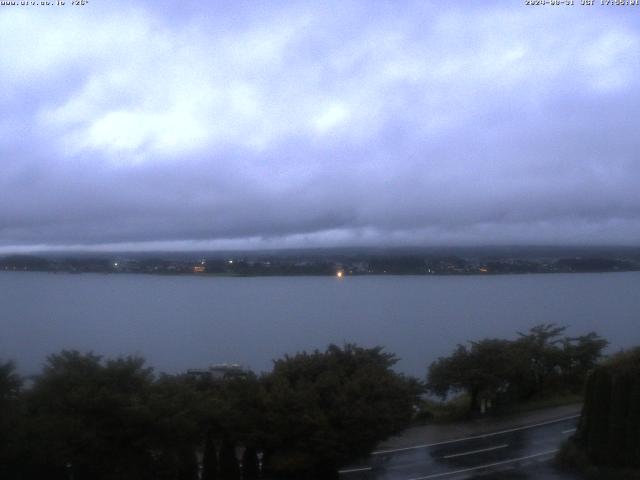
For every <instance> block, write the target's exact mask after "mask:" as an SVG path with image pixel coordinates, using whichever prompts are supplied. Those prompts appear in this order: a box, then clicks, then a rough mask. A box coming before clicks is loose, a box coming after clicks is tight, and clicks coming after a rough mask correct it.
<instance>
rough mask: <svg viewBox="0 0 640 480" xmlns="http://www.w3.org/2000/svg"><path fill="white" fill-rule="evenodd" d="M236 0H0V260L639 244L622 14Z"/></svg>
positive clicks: (635, 75)
mask: <svg viewBox="0 0 640 480" xmlns="http://www.w3.org/2000/svg"><path fill="white" fill-rule="evenodd" d="M255 3H257V2H245V3H242V2H240V3H237V2H210V3H207V2H193V3H189V2H186V3H182V2H180V3H175V2H146V3H145V2H133V3H131V2H126V3H124V2H123V3H118V2H105V3H101V2H97V1H96V2H95V3H91V2H90V3H89V4H88V5H87V6H85V7H76V8H74V7H71V6H69V5H67V6H65V7H54V6H52V7H33V6H30V7H21V6H3V7H0V45H1V46H2V51H1V54H0V55H1V56H0V85H1V86H2V88H1V89H0V112H1V113H2V114H1V116H0V155H1V156H0V250H1V251H10V250H14V249H18V248H20V249H38V248H43V247H46V248H50V247H53V248H68V247H72V248H76V247H78V246H80V247H91V248H104V247H105V246H106V247H115V248H167V247H169V248H172V247H173V248H184V247H194V248H207V247H211V248H223V247H277V246H306V245H309V246H310V245H314V246H315V245H345V244H357V245H371V244H385V245H390V244H398V245H406V244H429V245H433V244H450V243H455V244H474V243H480V244H486V243H493V244H497V243H527V244H534V243H581V244H585V243H586V244H589V243H622V244H633V243H637V242H638V241H640V194H638V193H637V192H638V185H640V157H639V150H640V149H639V148H638V147H639V146H640V135H639V134H638V133H639V131H638V128H639V127H638V113H639V112H640V53H639V52H640V29H639V28H638V27H639V26H640V21H639V18H640V17H639V15H640V7H629V6H627V7H604V6H599V5H595V6H593V7H581V6H579V5H576V6H574V7H554V6H545V7H540V6H539V7H525V6H524V5H523V3H524V2H508V1H505V2H495V3H484V2H483V3H482V5H476V6H472V3H471V2H469V4H468V5H466V6H465V5H464V4H459V3H458V4H454V5H451V6H447V7H444V6H443V5H442V4H441V3H433V4H432V3H428V2H416V3H411V2H407V3H402V4H400V3H399V2H365V1H362V2H344V1H340V2H303V3H294V2H282V3H277V2H264V3H263V5H262V6H261V7H256V6H255V5H254V4H255ZM578 3H579V2H578Z"/></svg>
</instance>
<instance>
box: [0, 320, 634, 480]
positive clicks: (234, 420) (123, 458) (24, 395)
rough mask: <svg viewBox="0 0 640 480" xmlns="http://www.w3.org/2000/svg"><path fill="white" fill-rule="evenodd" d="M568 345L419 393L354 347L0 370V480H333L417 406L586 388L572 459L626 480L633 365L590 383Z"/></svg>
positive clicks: (450, 368) (465, 354)
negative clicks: (197, 363) (227, 363)
mask: <svg viewBox="0 0 640 480" xmlns="http://www.w3.org/2000/svg"><path fill="white" fill-rule="evenodd" d="M564 332H565V328H564V327H558V326H555V325H553V324H543V325H538V326H536V327H533V328H532V329H530V330H529V331H528V332H527V333H521V334H519V336H518V337H517V338H516V339H514V340H504V339H485V340H481V341H477V342H470V344H469V346H466V345H460V346H458V347H457V349H456V350H455V351H454V352H453V353H452V355H450V356H449V357H443V358H440V359H438V360H437V361H436V362H433V363H432V364H431V366H430V368H429V372H428V376H427V383H426V384H424V383H422V382H420V381H418V380H416V379H413V378H410V377H405V376H404V375H401V374H398V373H396V372H395V371H393V370H392V366H393V365H394V364H395V362H396V357H395V356H394V355H393V354H390V353H385V352H384V351H383V350H382V348H380V347H376V348H369V349H368V348H361V347H358V346H356V345H352V344H347V345H345V346H344V347H338V346H335V345H331V346H329V347H328V348H327V349H326V350H325V351H323V352H320V351H314V352H312V353H299V354H296V355H294V356H285V357H284V358H282V359H279V360H276V361H275V362H274V366H273V370H272V371H271V372H269V373H265V374H262V375H260V376H257V375H255V374H253V373H251V372H249V371H242V373H241V374H238V372H236V374H234V375H231V376H228V377H214V376H207V375H201V374H199V373H198V374H193V372H200V373H201V372H202V371H193V372H192V373H186V374H181V375H167V374H160V375H156V374H155V373H154V372H153V370H152V369H151V368H149V367H147V366H146V365H145V361H144V359H142V358H139V357H121V358H115V359H103V358H101V357H99V356H97V355H94V354H92V353H79V352H77V351H62V352H61V353H58V354H55V355H51V356H50V357H49V358H48V359H47V361H46V363H45V365H44V367H43V369H42V371H41V373H40V374H39V375H37V376H35V377H32V378H29V379H24V378H21V377H20V376H19V375H18V374H17V373H16V369H15V365H14V364H13V363H12V362H4V363H2V362H0V478H1V479H3V480H5V479H6V480H31V479H43V478H46V479H51V480H57V479H60V480H63V479H64V480H84V479H91V480H101V479H105V480H107V479H108V480H110V479H122V480H128V479H142V480H144V479H149V480H151V479H154V480H155V479H157V480H163V479H167V480H183V479H184V480H195V479H204V480H217V479H221V480H222V479H224V480H231V479H233V480H237V479H240V478H244V479H247V480H250V479H256V478H265V479H283V480H286V479H302V480H304V479H331V478H337V476H338V474H337V471H338V469H339V468H340V467H341V466H343V465H345V464H349V463H351V462H353V461H355V460H357V459H359V458H362V457H365V456H367V455H368V454H369V452H370V451H371V450H372V449H374V447H375V446H376V445H377V444H378V443H379V442H380V441H382V440H384V439H386V438H387V437H389V436H390V435H393V434H396V433H398V432H400V431H401V430H403V429H404V428H406V427H408V426H409V425H410V424H411V423H412V421H414V420H416V412H417V411H418V415H419V417H418V420H420V416H421V417H422V419H426V418H428V417H429V414H430V412H429V410H428V408H429V407H428V405H433V403H432V402H431V403H430V400H428V399H426V398H425V396H424V393H425V392H430V393H431V394H432V395H433V394H436V395H439V396H441V397H443V398H449V399H451V398H453V400H451V403H452V404H454V405H460V398H466V399H467V400H468V403H466V404H465V405H466V410H465V412H464V414H465V416H473V415H479V414H482V413H486V412H487V411H490V410H491V411H504V409H506V408H510V407H514V406H518V405H522V404H523V402H530V401H531V400H532V399H533V400H540V399H545V398H549V397H553V396H554V395H556V396H558V395H566V394H574V395H575V394H580V393H581V392H582V391H583V387H584V382H585V379H587V378H589V381H588V384H587V396H586V403H585V417H584V418H583V420H582V423H581V425H580V429H579V432H578V435H577V437H576V442H575V443H574V444H572V445H574V446H575V449H576V451H578V449H579V451H580V452H585V453H584V455H586V456H588V457H589V459H590V460H592V461H593V462H600V463H601V462H604V463H605V464H607V465H608V464H609V463H611V462H612V463H613V464H615V465H627V466H629V467H637V465H638V461H639V458H640V457H639V451H638V445H640V437H639V436H638V435H639V434H640V428H639V427H640V410H638V408H639V407H638V406H639V405H640V381H639V380H640V375H639V370H640V350H635V351H633V352H630V353H628V354H625V355H622V356H618V357H615V358H614V359H612V360H610V361H609V362H607V363H605V364H604V365H602V366H600V367H598V368H596V367H597V365H598V364H599V363H600V362H599V360H600V358H601V355H602V350H603V349H604V348H605V346H606V345H607V342H606V341H605V340H604V339H602V338H601V337H599V336H598V335H597V334H595V333H589V334H586V335H583V336H579V337H567V336H565V335H564ZM594 368H596V370H595V372H594V373H591V374H590V372H592V371H594V370H593V369H594ZM425 405H427V408H425ZM419 406H422V411H420V409H419ZM456 408H457V407H456ZM572 448H573V447H572ZM607 462H609V463H607Z"/></svg>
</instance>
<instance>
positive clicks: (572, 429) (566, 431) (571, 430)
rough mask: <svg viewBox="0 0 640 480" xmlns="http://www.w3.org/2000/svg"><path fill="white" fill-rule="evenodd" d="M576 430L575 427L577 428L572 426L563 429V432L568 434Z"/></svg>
mask: <svg viewBox="0 0 640 480" xmlns="http://www.w3.org/2000/svg"><path fill="white" fill-rule="evenodd" d="M575 431H576V429H575V428H570V429H569V430H563V431H562V434H563V435H566V434H568V433H573V432H575Z"/></svg>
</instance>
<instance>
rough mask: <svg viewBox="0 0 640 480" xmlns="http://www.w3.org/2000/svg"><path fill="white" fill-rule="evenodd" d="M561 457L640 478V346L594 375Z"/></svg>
mask: <svg viewBox="0 0 640 480" xmlns="http://www.w3.org/2000/svg"><path fill="white" fill-rule="evenodd" d="M558 460H559V461H560V462H561V463H562V464H564V465H569V466H573V467H575V468H578V469H579V470H580V471H582V472H583V473H585V474H586V476H587V477H588V478H593V479H620V480H622V479H632V478H633V479H640V347H638V348H635V349H633V350H629V351H627V352H621V353H619V354H617V355H615V356H613V357H612V358H610V359H609V360H607V361H606V362H605V363H603V364H602V365H600V366H598V367H597V368H596V369H595V370H594V371H593V373H592V374H591V375H590V376H589V379H588V381H587V384H586V391H585V402H584V409H583V412H582V417H581V419H580V424H579V425H578V430H577V432H576V434H575V435H574V437H573V438H572V439H571V440H570V441H569V442H567V444H566V445H565V446H564V448H563V449H562V451H561V452H560V455H559V458H558Z"/></svg>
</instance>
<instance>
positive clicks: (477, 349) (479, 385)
mask: <svg viewBox="0 0 640 480" xmlns="http://www.w3.org/2000/svg"><path fill="white" fill-rule="evenodd" d="M565 330H566V327H559V326H556V325H554V324H542V325H538V326H535V327H533V328H531V329H530V330H529V332H527V333H519V334H518V338H516V339H515V340H504V339H484V340H480V341H477V342H469V346H467V345H458V347H457V348H456V350H455V351H454V352H453V353H452V354H451V355H450V356H448V357H442V358H439V359H438V360H437V361H435V362H433V363H432V364H431V366H430V367H429V373H428V378H427V388H428V390H429V391H430V392H431V393H433V394H435V395H438V396H440V397H442V398H447V397H450V396H456V395H458V394H463V395H466V396H467V398H468V404H467V405H468V410H467V415H468V416H473V415H477V414H481V413H485V412H486V411H488V410H491V409H498V410H500V409H504V408H507V407H510V406H513V405H514V404H518V403H522V402H527V401H532V400H539V399H541V398H545V397H549V396H557V395H566V394H571V393H574V394H575V393H581V392H582V389H583V385H584V381H585V379H586V377H587V374H588V373H589V371H590V370H591V369H593V368H594V366H595V365H596V363H597V362H598V360H599V359H600V358H601V356H602V351H603V349H604V348H605V347H606V346H607V341H606V340H604V339H603V338H601V337H600V336H598V335H597V334H596V333H594V332H591V333H588V334H586V335H582V336H578V337H568V336H564V335H563V334H564V332H565Z"/></svg>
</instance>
